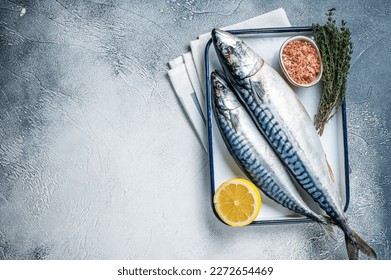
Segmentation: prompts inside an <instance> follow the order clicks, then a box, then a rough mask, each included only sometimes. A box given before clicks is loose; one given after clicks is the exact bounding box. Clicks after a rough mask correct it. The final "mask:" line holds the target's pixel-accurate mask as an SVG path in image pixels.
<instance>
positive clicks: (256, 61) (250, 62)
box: [212, 28, 263, 80]
mask: <svg viewBox="0 0 391 280" xmlns="http://www.w3.org/2000/svg"><path fill="white" fill-rule="evenodd" d="M212 39H213V44H214V46H215V50H216V53H217V56H218V58H219V60H220V63H221V65H222V66H223V68H224V71H225V72H227V71H228V72H229V74H230V75H232V76H233V78H235V79H236V80H243V79H245V78H247V77H250V76H252V75H254V74H255V73H256V72H257V71H258V70H259V69H260V68H261V67H262V65H263V59H262V58H261V57H260V56H259V55H258V54H257V53H256V52H254V51H253V50H252V49H251V48H250V47H249V46H247V45H246V44H245V43H244V42H243V41H242V40H241V39H239V38H238V37H236V36H234V35H232V34H231V33H229V32H226V31H223V30H221V29H217V28H215V29H213V30H212Z"/></svg>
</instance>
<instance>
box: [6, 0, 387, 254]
mask: <svg viewBox="0 0 391 280" xmlns="http://www.w3.org/2000/svg"><path fill="white" fill-rule="evenodd" d="M293 3H294V4H293ZM279 7H283V8H285V9H286V11H287V13H288V17H289V19H290V20H291V23H292V25H294V26H300V25H309V24H311V23H312V22H319V21H321V22H323V21H325V19H326V17H325V16H324V13H325V12H326V11H327V10H328V9H329V8H331V7H337V18H339V19H341V18H343V19H346V20H347V21H348V25H349V26H350V28H351V30H352V33H353V42H354V54H353V59H352V67H351V74H350V76H349V86H348V97H347V107H348V127H349V145H350V148H349V152H350V162H351V169H352V170H351V205H350V208H349V211H348V217H349V219H350V222H351V224H352V225H353V227H354V228H355V229H356V230H357V231H358V232H359V233H361V235H362V237H363V238H364V239H365V240H367V241H368V242H369V243H370V244H371V245H373V247H374V248H375V249H376V251H377V252H378V255H379V257H380V258H383V259H389V258H390V257H391V255H390V248H389V242H390V240H391V236H390V229H391V222H390V220H389V219H387V217H388V215H389V214H391V211H390V210H389V209H390V206H391V205H390V202H389V198H390V194H391V190H390V179H391V178H390V173H389V170H390V169H389V166H390V165H391V159H390V157H389V154H390V136H391V133H390V129H391V128H390V120H391V114H390V113H389V108H390V106H391V82H390V81H391V80H390V77H391V67H390V66H391V57H390V53H391V49H390V43H389V42H390V40H391V34H390V29H389V28H390V18H391V14H390V5H389V1H387V0H383V1H353V0H348V1H328V3H323V1H279V0H277V1H266V0H265V1H251V0H244V1H193V0H187V1H181V0H168V1H160V2H159V3H156V2H155V1H141V0H139V1H125V0H122V1H111V0H108V1H105V0H94V1H87V0H84V1H70V0H55V1H49V0H48V1H38V0H37V1H27V0H1V1H0V259H1V258H3V259H123V258H129V259H168V258H176V259H205V258H222V259H231V258H239V259H247V258H251V259H309V258H311V259H344V258H346V252H345V247H344V241H343V238H342V235H339V236H338V241H334V240H332V239H330V238H329V237H328V236H326V235H325V234H324V233H323V231H322V230H321V229H320V228H319V226H317V225H314V224H299V225H276V226H261V227H248V228H242V229H235V228H229V227H227V226H225V225H223V224H221V223H220V222H219V221H217V220H216V218H215V217H214V216H213V213H212V211H211V209H210V205H209V203H210V201H209V186H208V161H207V155H206V153H205V152H204V150H203V149H202V147H201V145H200V144H199V142H198V141H197V138H196V137H195V135H194V132H193V131H192V130H191V127H190V125H189V123H188V121H187V120H186V118H185V117H184V114H183V111H182V109H181V107H180V105H179V103H178V101H177V99H176V97H175V94H174V91H173V89H172V87H171V85H170V82H169V80H168V77H167V74H166V71H167V68H168V67H167V64H166V63H167V61H169V60H171V59H173V58H175V57H176V56H178V55H179V54H181V53H183V52H185V51H186V50H188V43H189V41H190V40H193V39H195V38H196V36H197V35H198V34H202V33H205V32H208V31H209V30H211V29H212V28H213V27H217V26H225V25H228V24H233V23H236V22H239V21H242V20H245V19H247V18H250V17H254V16H256V15H259V14H262V13H264V12H267V11H271V10H273V9H275V8H279Z"/></svg>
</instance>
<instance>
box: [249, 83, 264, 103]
mask: <svg viewBox="0 0 391 280" xmlns="http://www.w3.org/2000/svg"><path fill="white" fill-rule="evenodd" d="M250 85H251V90H252V92H253V97H254V98H257V99H259V100H262V99H263V96H264V95H265V90H264V89H263V88H262V86H261V84H260V83H259V82H253V81H251V80H250Z"/></svg>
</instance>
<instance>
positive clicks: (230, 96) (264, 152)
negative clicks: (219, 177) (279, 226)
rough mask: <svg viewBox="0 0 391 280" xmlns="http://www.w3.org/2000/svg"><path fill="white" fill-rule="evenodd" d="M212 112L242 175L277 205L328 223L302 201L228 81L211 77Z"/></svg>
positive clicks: (214, 76)
mask: <svg viewBox="0 0 391 280" xmlns="http://www.w3.org/2000/svg"><path fill="white" fill-rule="evenodd" d="M212 85H213V93H214V94H213V97H212V102H213V103H212V104H213V111H214V114H215V117H216V122H217V125H218V127H219V130H220V132H221V135H222V137H223V139H224V142H225V144H226V146H227V148H228V150H229V152H230V154H231V155H232V156H233V158H234V159H235V161H236V163H237V164H238V165H239V167H240V168H241V169H242V171H243V172H244V173H245V174H246V175H247V177H249V179H250V180H251V181H253V182H254V184H255V185H256V186H257V187H258V188H259V189H261V190H262V192H264V193H265V194H266V195H267V196H268V197H270V198H271V199H272V200H274V201H276V202H277V203H278V204H281V205H282V206H284V207H286V208H288V209H290V210H292V211H294V212H296V213H299V214H301V215H303V216H307V217H309V218H311V219H313V220H315V221H317V222H319V223H322V224H326V223H327V222H326V221H325V220H324V219H323V217H321V216H320V215H318V214H316V213H314V212H313V211H312V210H311V209H310V208H309V207H308V206H307V205H306V204H305V202H304V201H303V200H302V198H301V197H300V195H299V193H298V191H297V189H296V188H295V185H294V183H293V182H292V180H291V178H290V176H289V173H288V172H287V171H286V169H285V168H284V166H283V164H282V163H281V161H280V159H279V158H278V156H277V155H276V153H275V152H274V151H273V149H272V148H271V147H270V145H269V143H268V142H267V141H266V139H265V138H264V137H263V136H262V135H261V134H260V133H259V131H258V129H257V127H256V125H255V124H254V122H253V120H252V118H251V117H250V115H249V114H248V112H247V111H246V109H245V107H243V105H242V104H241V103H240V102H239V100H238V99H237V97H236V94H235V93H234V92H233V91H232V90H231V89H230V88H229V86H228V85H227V83H226V82H225V80H224V79H223V78H222V77H221V76H219V75H218V74H216V73H212Z"/></svg>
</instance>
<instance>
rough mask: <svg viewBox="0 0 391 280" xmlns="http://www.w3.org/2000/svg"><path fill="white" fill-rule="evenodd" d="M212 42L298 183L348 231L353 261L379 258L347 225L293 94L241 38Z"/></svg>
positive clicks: (218, 34) (216, 33) (216, 36)
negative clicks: (364, 256)
mask: <svg viewBox="0 0 391 280" xmlns="http://www.w3.org/2000/svg"><path fill="white" fill-rule="evenodd" d="M212 38H213V43H214V46H215V49H216V53H217V55H218V58H219V60H220V62H221V64H222V66H223V68H224V72H225V73H226V75H227V76H228V78H229V80H230V81H231V84H232V85H233V86H234V88H235V90H236V92H237V93H238V95H239V98H240V99H241V100H242V101H243V103H244V104H245V107H246V109H247V111H248V112H249V113H250V115H251V117H252V118H253V120H254V122H255V123H256V125H257V127H258V129H259V131H260V132H261V133H262V134H263V135H264V136H265V138H266V139H267V140H268V142H269V144H270V145H271V146H272V147H273V149H274V151H275V152H276V153H277V154H278V156H279V157H280V159H281V160H282V161H283V163H284V165H285V166H286V167H287V169H288V170H289V172H290V173H291V174H292V176H293V177H294V178H295V180H296V181H297V183H298V184H299V185H300V186H301V187H302V188H303V189H304V190H305V191H306V192H307V193H308V194H309V195H310V196H311V197H312V198H313V199H314V201H316V202H317V203H318V204H319V206H320V207H321V208H322V209H323V210H324V211H325V212H326V213H327V214H328V215H329V216H330V218H331V219H332V220H333V222H334V223H335V224H337V225H338V226H339V227H340V228H341V229H342V230H343V231H344V233H345V237H346V238H345V239H346V242H347V248H348V254H349V258H355V257H356V256H358V250H361V251H363V252H364V253H366V254H367V255H369V256H370V257H376V254H375V252H374V251H373V250H372V249H371V248H370V247H369V246H368V245H367V244H366V243H365V242H364V241H363V240H362V239H361V238H360V237H359V236H358V235H357V234H356V233H355V232H353V231H352V230H351V228H350V227H349V225H348V224H347V220H346V216H345V213H344V211H343V208H342V203H341V200H340V197H339V195H338V194H337V192H336V187H335V183H334V181H333V178H332V176H331V174H330V170H329V166H328V163H327V159H326V156H325V153H324V151H323V147H322V144H321V142H320V138H319V136H318V134H317V132H316V130H315V127H314V125H313V123H312V121H311V118H310V117H309V115H308V113H307V111H306V110H305V108H304V106H303V105H302V103H301V102H300V100H299V99H298V97H297V96H296V94H295V93H294V92H293V90H292V88H291V87H290V86H289V85H288V84H287V83H286V82H285V80H284V79H283V78H282V77H281V76H280V75H279V74H278V73H277V72H276V71H275V70H274V69H273V68H272V67H271V66H269V65H268V64H267V63H266V62H264V61H263V60H262V58H261V57H260V56H259V55H258V54H256V53H255V52H254V51H253V50H252V49H251V48H249V47H248V46H247V45H246V44H245V43H244V42H243V41H242V40H240V39H239V38H237V37H235V36H233V35H232V34H230V33H228V32H224V31H222V30H218V29H214V30H213V31H212ZM353 251H354V252H353Z"/></svg>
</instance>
